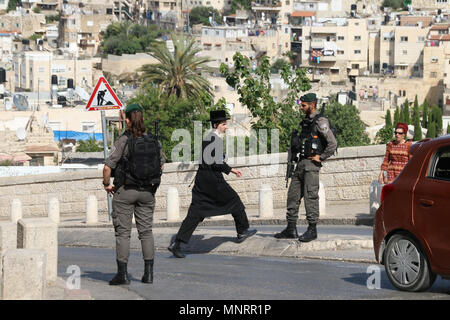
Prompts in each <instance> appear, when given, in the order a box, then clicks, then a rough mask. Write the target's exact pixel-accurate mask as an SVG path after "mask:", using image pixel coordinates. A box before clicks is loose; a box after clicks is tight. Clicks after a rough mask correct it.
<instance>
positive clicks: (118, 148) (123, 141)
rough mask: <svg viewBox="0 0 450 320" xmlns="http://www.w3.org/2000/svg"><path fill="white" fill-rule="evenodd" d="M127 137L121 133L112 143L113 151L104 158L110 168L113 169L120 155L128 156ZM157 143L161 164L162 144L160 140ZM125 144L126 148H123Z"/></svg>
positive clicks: (162, 158) (162, 160) (162, 162)
mask: <svg viewBox="0 0 450 320" xmlns="http://www.w3.org/2000/svg"><path fill="white" fill-rule="evenodd" d="M127 140H128V137H127V136H126V135H125V134H122V135H121V136H120V137H119V139H117V141H116V142H115V143H114V151H113V152H112V153H111V154H110V155H109V157H108V158H107V159H106V160H105V165H107V166H108V167H110V168H111V169H115V168H116V166H117V164H118V163H119V161H120V159H121V158H122V155H124V156H128V144H127ZM158 144H159V150H160V153H159V160H160V163H161V166H162V165H163V164H164V156H163V153H162V145H161V142H160V141H158ZM125 146H127V148H125Z"/></svg>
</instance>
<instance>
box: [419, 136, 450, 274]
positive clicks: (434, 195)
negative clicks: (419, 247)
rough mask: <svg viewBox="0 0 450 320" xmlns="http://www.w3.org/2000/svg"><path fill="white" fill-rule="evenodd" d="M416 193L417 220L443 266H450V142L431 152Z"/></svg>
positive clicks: (438, 263) (436, 259)
mask: <svg viewBox="0 0 450 320" xmlns="http://www.w3.org/2000/svg"><path fill="white" fill-rule="evenodd" d="M426 170H427V172H426V174H425V175H421V177H419V179H418V182H417V185H416V188H415V189H414V194H413V208H414V209H413V210H414V212H413V222H414V226H415V227H416V230H417V232H418V233H419V234H418V236H419V237H420V238H422V239H424V241H425V242H427V244H428V246H429V247H430V249H431V255H432V257H430V258H431V259H432V261H433V262H434V264H436V265H437V266H439V267H440V268H444V269H450V145H447V146H441V147H439V148H437V150H436V151H435V152H434V153H431V157H430V158H429V164H428V166H427V167H426Z"/></svg>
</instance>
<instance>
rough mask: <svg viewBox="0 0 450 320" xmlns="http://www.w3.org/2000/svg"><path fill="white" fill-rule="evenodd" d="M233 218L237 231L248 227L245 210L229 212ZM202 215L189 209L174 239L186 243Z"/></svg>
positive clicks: (239, 231) (241, 231)
mask: <svg viewBox="0 0 450 320" xmlns="http://www.w3.org/2000/svg"><path fill="white" fill-rule="evenodd" d="M231 215H232V216H233V219H234V223H235V225H236V231H237V233H243V232H244V231H245V230H247V229H248V228H249V223H248V218H247V214H246V213H245V210H240V211H237V212H233V213H231ZM203 219H204V217H201V216H199V215H196V214H195V213H193V212H192V211H190V210H189V212H188V214H187V216H186V218H185V219H184V220H183V223H182V224H181V227H180V230H178V233H177V236H176V240H178V241H181V242H183V243H188V242H189V239H190V238H191V236H192V234H193V233H194V231H195V229H196V228H197V226H198V224H199V223H200V222H202V221H203Z"/></svg>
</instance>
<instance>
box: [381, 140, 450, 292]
mask: <svg viewBox="0 0 450 320" xmlns="http://www.w3.org/2000/svg"><path fill="white" fill-rule="evenodd" d="M410 152H411V154H412V155H413V156H412V158H411V159H410V160H409V162H408V163H407V165H406V166H405V167H404V169H403V170H402V172H401V173H400V175H399V176H398V177H397V178H396V179H395V180H394V181H393V182H392V183H390V184H386V185H384V186H383V188H382V191H381V204H380V207H379V208H378V210H377V212H376V214H375V221H374V228H373V244H374V250H375V257H376V260H377V261H378V262H379V263H381V264H384V266H385V269H386V273H387V275H388V278H389V280H390V281H391V283H392V284H393V285H394V286H395V287H396V288H398V289H400V290H404V291H425V290H428V289H429V288H430V287H431V286H432V285H433V283H434V281H435V280H436V276H437V275H440V276H441V277H443V278H444V279H450V135H447V136H443V137H439V138H436V139H425V140H422V141H419V142H417V143H415V144H413V145H412V147H411V149H410Z"/></svg>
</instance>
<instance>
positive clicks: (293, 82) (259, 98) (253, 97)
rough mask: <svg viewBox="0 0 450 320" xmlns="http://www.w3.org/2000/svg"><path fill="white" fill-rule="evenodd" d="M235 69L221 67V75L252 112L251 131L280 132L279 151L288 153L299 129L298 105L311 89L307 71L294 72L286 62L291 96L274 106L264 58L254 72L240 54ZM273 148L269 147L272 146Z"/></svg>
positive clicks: (283, 72)
mask: <svg viewBox="0 0 450 320" xmlns="http://www.w3.org/2000/svg"><path fill="white" fill-rule="evenodd" d="M233 61H234V69H233V70H231V69H230V68H229V67H228V66H227V65H226V64H224V63H222V64H221V66H220V72H221V73H222V74H223V75H224V76H225V80H226V82H227V84H228V85H229V86H231V87H233V88H235V89H237V93H238V94H239V101H240V102H241V104H242V105H244V106H246V107H247V109H248V110H249V111H250V113H251V115H252V117H253V118H254V119H255V122H253V124H252V129H255V130H258V129H268V130H270V129H278V130H279V134H280V136H279V139H280V145H279V148H280V151H281V152H283V151H286V150H287V149H288V147H289V144H290V136H291V132H292V130H293V129H299V125H300V122H301V118H302V117H303V116H302V114H301V110H300V106H299V105H298V104H297V103H296V101H297V99H298V98H299V97H300V94H301V92H304V91H307V90H309V89H310V88H311V85H310V84H309V80H308V78H307V76H306V70H305V69H301V68H298V69H295V70H291V68H290V66H289V64H288V63H287V62H284V64H283V66H282V68H281V77H282V79H283V81H284V82H285V83H286V84H287V86H288V93H287V95H286V97H285V98H284V99H283V100H282V101H281V102H275V100H274V97H273V95H272V92H271V84H270V81H269V80H270V62H269V58H268V57H267V56H263V57H262V58H261V60H260V61H259V65H258V66H257V68H256V69H255V70H254V72H252V68H251V61H250V59H249V58H248V57H245V56H243V55H242V54H241V53H240V52H237V53H236V54H235V55H234V56H233ZM269 144H270V143H269Z"/></svg>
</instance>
